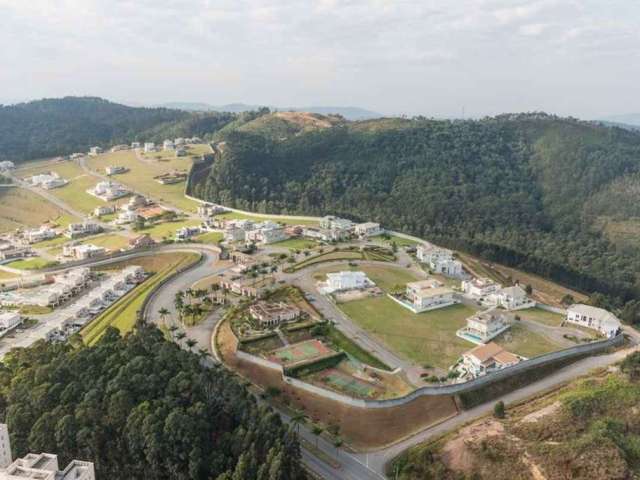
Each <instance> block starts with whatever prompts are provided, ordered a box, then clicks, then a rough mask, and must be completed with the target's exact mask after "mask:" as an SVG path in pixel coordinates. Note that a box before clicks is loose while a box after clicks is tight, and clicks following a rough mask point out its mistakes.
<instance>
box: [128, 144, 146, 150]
mask: <svg viewBox="0 0 640 480" xmlns="http://www.w3.org/2000/svg"><path fill="white" fill-rule="evenodd" d="M140 147H141V145H140V142H131V148H132V149H136V148H140ZM145 147H146V144H145Z"/></svg>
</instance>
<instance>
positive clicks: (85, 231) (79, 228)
mask: <svg viewBox="0 0 640 480" xmlns="http://www.w3.org/2000/svg"><path fill="white" fill-rule="evenodd" d="M101 231H102V227H101V226H100V225H99V224H97V223H92V222H84V223H70V224H69V226H68V227H67V230H66V231H65V236H66V237H68V238H71V239H73V238H78V237H82V236H84V235H93V234H94V233H100V232H101Z"/></svg>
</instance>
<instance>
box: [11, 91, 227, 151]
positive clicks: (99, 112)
mask: <svg viewBox="0 0 640 480" xmlns="http://www.w3.org/2000/svg"><path fill="white" fill-rule="evenodd" d="M234 119H235V115H234V114H230V113H216V112H211V113H206V114H204V113H188V112H183V111H179V110H173V109H167V108H134V107H127V106H125V105H119V104H117V103H112V102H109V101H107V100H103V99H100V98H92V97H66V98H60V99H45V100H37V101H33V102H29V103H21V104H17V105H9V106H2V105H0V160H14V161H21V160H29V159H34V158H42V157H50V156H55V155H66V154H70V153H73V152H85V151H87V150H88V149H89V147H91V146H94V145H99V146H103V147H108V146H111V145H114V144H118V143H129V142H131V141H133V140H142V141H144V140H147V141H156V142H159V141H162V140H163V139H164V138H175V137H178V136H187V135H188V136H193V135H198V136H201V137H204V136H207V135H210V134H211V133H213V132H215V131H216V130H218V129H220V128H221V127H223V126H224V125H226V124H227V123H229V122H230V121H232V120H234Z"/></svg>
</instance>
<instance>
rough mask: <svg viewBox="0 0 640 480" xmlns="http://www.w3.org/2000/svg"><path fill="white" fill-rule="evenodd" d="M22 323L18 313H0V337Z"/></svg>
mask: <svg viewBox="0 0 640 480" xmlns="http://www.w3.org/2000/svg"><path fill="white" fill-rule="evenodd" d="M21 323H22V316H21V315H20V314H19V313H18V312H0V337H1V336H3V335H5V334H6V333H8V332H10V331H11V330H13V329H14V328H16V327H17V326H18V325H20V324H21Z"/></svg>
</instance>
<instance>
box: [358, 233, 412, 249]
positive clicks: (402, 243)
mask: <svg viewBox="0 0 640 480" xmlns="http://www.w3.org/2000/svg"><path fill="white" fill-rule="evenodd" d="M369 240H372V241H374V242H376V243H382V244H386V245H391V243H392V242H395V243H396V245H397V246H398V247H413V246H415V245H418V243H419V242H416V241H415V240H409V239H408V238H402V237H397V236H395V235H389V238H388V239H387V238H385V237H384V236H382V235H377V236H375V237H370V238H369Z"/></svg>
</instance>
